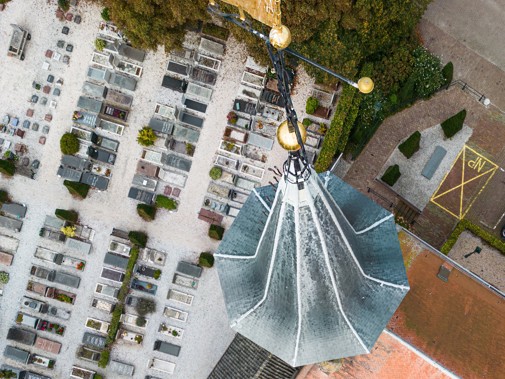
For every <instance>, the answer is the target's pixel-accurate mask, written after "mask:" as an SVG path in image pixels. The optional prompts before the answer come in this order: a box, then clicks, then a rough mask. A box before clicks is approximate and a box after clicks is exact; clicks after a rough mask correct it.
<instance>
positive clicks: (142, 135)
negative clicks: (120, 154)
mask: <svg viewBox="0 0 505 379" xmlns="http://www.w3.org/2000/svg"><path fill="white" fill-rule="evenodd" d="M157 139H158V137H157V136H156V134H154V131H153V130H152V129H151V128H149V127H147V126H144V127H143V128H142V129H140V130H139V134H138V136H137V142H138V143H139V145H142V146H151V145H154V142H155V141H156V140H157Z"/></svg>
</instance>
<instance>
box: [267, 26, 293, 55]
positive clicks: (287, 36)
mask: <svg viewBox="0 0 505 379" xmlns="http://www.w3.org/2000/svg"><path fill="white" fill-rule="evenodd" d="M268 39H269V40H270V43H271V44H272V46H273V47H275V48H276V49H277V50H282V49H285V48H286V47H288V46H289V44H290V43H291V32H290V31H289V29H288V27H287V26H285V25H279V26H274V27H273V28H272V30H270V34H269V35H268Z"/></svg>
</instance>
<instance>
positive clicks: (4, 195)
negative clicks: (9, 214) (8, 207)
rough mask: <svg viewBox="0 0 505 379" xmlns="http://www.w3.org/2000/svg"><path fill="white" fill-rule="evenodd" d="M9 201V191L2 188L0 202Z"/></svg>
mask: <svg viewBox="0 0 505 379" xmlns="http://www.w3.org/2000/svg"><path fill="white" fill-rule="evenodd" d="M8 201H9V192H7V191H4V190H0V204H3V203H6V202H8Z"/></svg>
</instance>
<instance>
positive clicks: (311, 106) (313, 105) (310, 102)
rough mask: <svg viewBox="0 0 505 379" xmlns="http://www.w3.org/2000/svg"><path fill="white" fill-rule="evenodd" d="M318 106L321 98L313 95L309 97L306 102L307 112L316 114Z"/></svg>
mask: <svg viewBox="0 0 505 379" xmlns="http://www.w3.org/2000/svg"><path fill="white" fill-rule="evenodd" d="M318 106H319V100H317V99H316V98H315V97H312V96H311V97H309V98H308V99H307V103H306V104H305V112H306V113H307V114H314V113H315V112H316V109H317V107H318Z"/></svg>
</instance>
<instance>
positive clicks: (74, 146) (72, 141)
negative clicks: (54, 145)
mask: <svg viewBox="0 0 505 379" xmlns="http://www.w3.org/2000/svg"><path fill="white" fill-rule="evenodd" d="M60 150H61V152H62V153H63V154H65V155H74V154H75V153H77V152H78V151H79V139H78V138H77V136H76V135H75V134H73V133H65V134H63V135H62V136H61V139H60Z"/></svg>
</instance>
